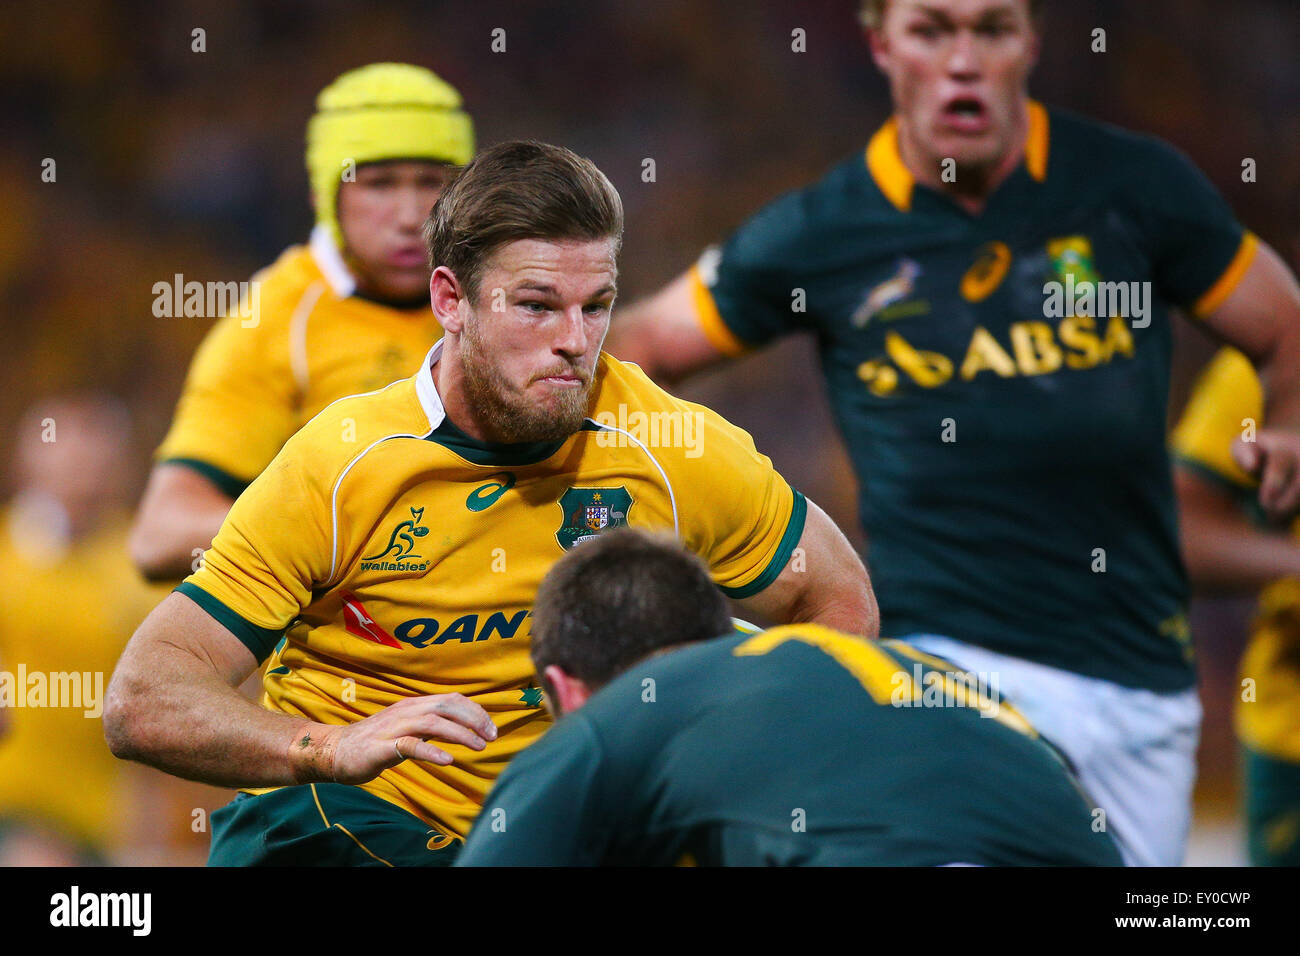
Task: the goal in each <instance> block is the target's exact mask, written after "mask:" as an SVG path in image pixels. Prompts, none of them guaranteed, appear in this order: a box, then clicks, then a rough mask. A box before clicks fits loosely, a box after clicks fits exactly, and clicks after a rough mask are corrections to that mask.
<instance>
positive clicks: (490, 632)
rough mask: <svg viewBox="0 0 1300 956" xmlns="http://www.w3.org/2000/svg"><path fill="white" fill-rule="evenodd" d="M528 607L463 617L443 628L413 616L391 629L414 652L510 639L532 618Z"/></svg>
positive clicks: (439, 624)
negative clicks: (412, 648) (455, 643)
mask: <svg viewBox="0 0 1300 956" xmlns="http://www.w3.org/2000/svg"><path fill="white" fill-rule="evenodd" d="M532 613H533V612H532V611H530V610H529V609H528V608H521V609H519V610H516V611H510V612H507V611H493V612H492V613H491V614H463V615H461V616H460V617H458V618H456V619H455V620H454V621H451V622H450V623H449V624H447V626H446V627H442V625H441V622H439V621H438V619H437V618H434V617H415V618H411V619H410V620H409V621H403V622H402V623H401V624H399V625H397V627H395V628H393V636H394V637H396V638H397V640H399V641H401V642H402V643H403V644H409V645H411V646H412V647H414V648H416V649H417V650H423V649H424V648H426V647H433V646H436V645H439V644H447V643H449V642H451V641H458V642H460V643H461V644H473V643H475V642H477V641H487V640H491V639H492V638H494V637H499V638H501V639H502V640H509V639H510V638H512V637H514V636H515V635H517V634H518V633H519V630H520V628H521V627H523V624H524V621H526V620H527V619H528V618H529V617H531V616H532Z"/></svg>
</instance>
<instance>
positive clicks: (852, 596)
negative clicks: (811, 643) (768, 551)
mask: <svg viewBox="0 0 1300 956" xmlns="http://www.w3.org/2000/svg"><path fill="white" fill-rule="evenodd" d="M739 604H740V605H741V606H742V607H743V608H745V610H746V611H752V612H756V613H758V614H761V615H763V616H764V617H767V618H769V619H771V620H774V621H779V622H780V623H782V624H797V623H802V622H809V623H814V624H824V625H826V626H827V627H833V628H836V629H837V630H841V631H844V632H845V633H848V634H857V635H860V636H862V637H870V638H875V637H878V636H879V634H880V611H879V609H878V608H877V607H876V596H875V594H874V593H873V592H872V590H871V581H870V580H868V578H867V569H866V568H865V567H863V565H862V560H861V559H860V558H859V557H858V555H857V552H856V551H854V550H853V546H852V545H851V544H849V540H848V538H846V537H844V533H843V532H842V531H840V529H839V528H837V527H836V526H835V522H833V521H831V519H830V517H829V516H827V514H826V512H824V511H822V509H821V508H819V507H818V506H817V505H816V504H814V503H813V502H812V501H809V502H808V517H807V519H806V520H805V522H804V529H803V534H802V535H801V536H800V538H799V544H798V546H797V547H796V549H795V551H794V556H793V557H792V559H791V560H790V561H789V562H788V563H787V564H786V566H785V568H783V569H782V571H781V574H780V576H779V577H778V578H777V579H776V580H775V581H773V582H772V583H771V584H770V585H768V586H767V587H766V588H764V589H763V590H762V591H760V592H758V593H757V594H755V595H753V596H751V597H748V598H744V599H742V600H741V601H739Z"/></svg>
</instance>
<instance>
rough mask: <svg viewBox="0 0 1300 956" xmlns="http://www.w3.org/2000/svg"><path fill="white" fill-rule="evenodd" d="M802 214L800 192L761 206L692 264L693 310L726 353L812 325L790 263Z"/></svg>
mask: <svg viewBox="0 0 1300 956" xmlns="http://www.w3.org/2000/svg"><path fill="white" fill-rule="evenodd" d="M803 220H804V215H803V212H802V208H801V205H800V196H799V194H798V193H792V194H790V195H787V196H783V197H781V198H780V199H778V200H776V201H775V202H773V203H771V204H770V205H768V206H767V207H765V208H764V209H761V210H760V211H759V212H758V213H757V214H756V215H754V216H753V217H752V218H751V219H749V221H747V222H746V223H744V224H743V225H742V226H741V227H740V228H739V229H737V230H736V232H734V233H733V234H732V235H731V237H730V238H728V239H727V241H726V242H725V243H723V244H722V245H721V246H712V247H710V248H709V249H706V250H705V251H704V253H703V254H702V255H701V256H700V258H699V260H698V261H697V262H696V263H695V265H694V266H693V267H692V268H691V271H690V282H691V289H692V293H693V299H694V303H695V316H696V319H697V321H698V322H699V323H700V328H701V330H702V331H703V332H704V334H705V335H706V336H707V337H708V339H709V341H710V342H712V343H713V344H714V346H715V347H717V348H718V349H719V350H720V351H721V352H722V353H723V354H724V355H739V354H741V353H742V352H745V351H747V350H749V349H752V348H756V347H758V346H760V345H763V344H764V343H766V342H770V341H771V340H773V339H775V338H778V337H779V336H782V335H785V334H787V333H789V332H795V331H799V330H800V329H803V328H806V327H808V323H807V318H808V313H807V312H806V311H805V308H804V306H803V305H801V300H802V299H803V298H804V297H803V296H801V295H800V289H799V288H798V287H799V282H797V281H796V280H795V279H794V277H793V273H792V272H791V269H790V262H791V260H792V258H793V256H792V253H793V252H795V251H797V248H798V245H799V243H800V241H801V239H800V233H801V230H802V224H803Z"/></svg>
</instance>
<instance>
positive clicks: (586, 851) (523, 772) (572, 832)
mask: <svg viewBox="0 0 1300 956" xmlns="http://www.w3.org/2000/svg"><path fill="white" fill-rule="evenodd" d="M603 759H604V754H603V751H602V749H601V746H600V741H599V738H598V737H597V735H596V732H595V730H594V728H593V727H592V726H591V725H590V723H589V721H588V720H587V719H586V718H585V717H584V716H583V714H581V713H573V714H569V715H567V716H566V717H564V718H563V719H561V720H560V721H559V722H558V723H556V725H555V726H554V727H553V728H552V729H551V730H550V731H548V732H547V734H546V735H545V736H544V737H542V739H541V740H539V741H538V742H537V743H535V744H533V745H532V746H531V747H528V748H526V749H525V750H523V751H522V752H521V753H520V754H519V755H518V756H517V757H515V758H514V759H513V760H512V761H511V762H510V765H509V766H508V767H506V769H505V772H504V773H502V775H501V777H500V778H499V779H498V780H497V782H496V785H495V786H494V787H493V788H492V791H491V793H489V794H488V796H487V799H486V800H484V801H483V810H482V812H481V813H480V814H479V816H478V819H477V820H476V821H475V823H474V827H473V829H472V830H471V831H470V834H469V838H468V839H467V840H466V842H465V849H464V851H463V852H462V853H461V854H460V856H459V857H458V858H457V860H456V865H457V866H595V865H598V864H600V863H601V862H602V861H603V860H604V859H605V856H606V854H605V847H606V843H607V839H608V835H609V834H610V833H611V832H612V828H613V827H614V826H615V825H616V821H615V820H614V819H612V818H611V817H610V815H609V814H610V812H611V808H612V807H614V806H616V805H617V804H616V802H615V801H613V800H611V799H610V798H609V796H608V792H607V791H608V787H607V783H608V774H606V773H604V772H603V771H604V768H603Z"/></svg>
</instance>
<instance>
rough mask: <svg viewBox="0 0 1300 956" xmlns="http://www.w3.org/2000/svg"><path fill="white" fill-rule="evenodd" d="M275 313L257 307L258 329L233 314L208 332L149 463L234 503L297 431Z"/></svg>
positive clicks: (284, 339)
mask: <svg viewBox="0 0 1300 956" xmlns="http://www.w3.org/2000/svg"><path fill="white" fill-rule="evenodd" d="M277 311H278V309H277V304H276V303H275V302H273V301H267V302H263V303H262V304H261V306H260V308H259V312H260V316H259V321H258V322H257V324H256V325H252V326H248V325H247V324H246V323H247V322H248V320H246V319H243V318H241V317H240V315H239V314H238V311H237V310H236V311H235V312H232V313H230V314H228V315H226V316H225V317H223V318H222V319H220V320H219V321H218V322H217V323H216V325H214V326H213V327H212V329H211V331H209V332H208V335H207V338H205V339H204V340H203V343H202V345H200V346H199V350H198V352H197V353H195V356H194V360H193V362H192V363H191V365H190V370H189V374H188V375H187V376H186V379H185V386H184V389H183V391H182V392H181V397H180V401H179V403H178V404H177V406H176V415H175V418H174V419H173V420H172V425H171V428H170V430H169V431H168V432H167V436H166V438H164V439H163V443H162V445H161V446H160V447H159V448H158V450H157V452H156V453H155V455H154V458H155V460H156V461H157V462H159V463H164V462H171V463H177V464H183V465H187V466H189V467H191V468H194V469H195V470H196V471H198V472H200V473H201V474H203V475H204V476H206V477H207V478H209V479H210V480H211V481H212V482H213V483H214V484H216V485H217V487H219V488H220V489H221V490H222V491H224V492H225V493H226V494H228V495H230V496H231V497H232V498H233V497H238V495H239V493H240V492H241V491H242V490H243V489H244V487H245V486H247V485H248V484H249V482H251V481H252V480H253V479H254V478H256V477H257V475H258V474H259V473H260V472H261V471H262V469H264V468H265V467H266V466H267V465H268V464H269V463H270V461H271V459H272V458H274V457H275V455H276V453H277V452H278V451H279V450H280V448H281V446H283V445H284V443H285V442H286V441H287V440H288V439H289V436H291V435H292V434H293V433H294V432H295V431H296V430H297V427H298V425H299V419H298V414H297V409H296V387H295V385H294V378H293V373H292V370H291V364H290V357H289V344H288V334H287V332H285V330H284V327H283V324H282V323H281V322H279V321H276V320H277V319H278V318H279V316H277V315H275V314H274V313H275V312H277Z"/></svg>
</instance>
